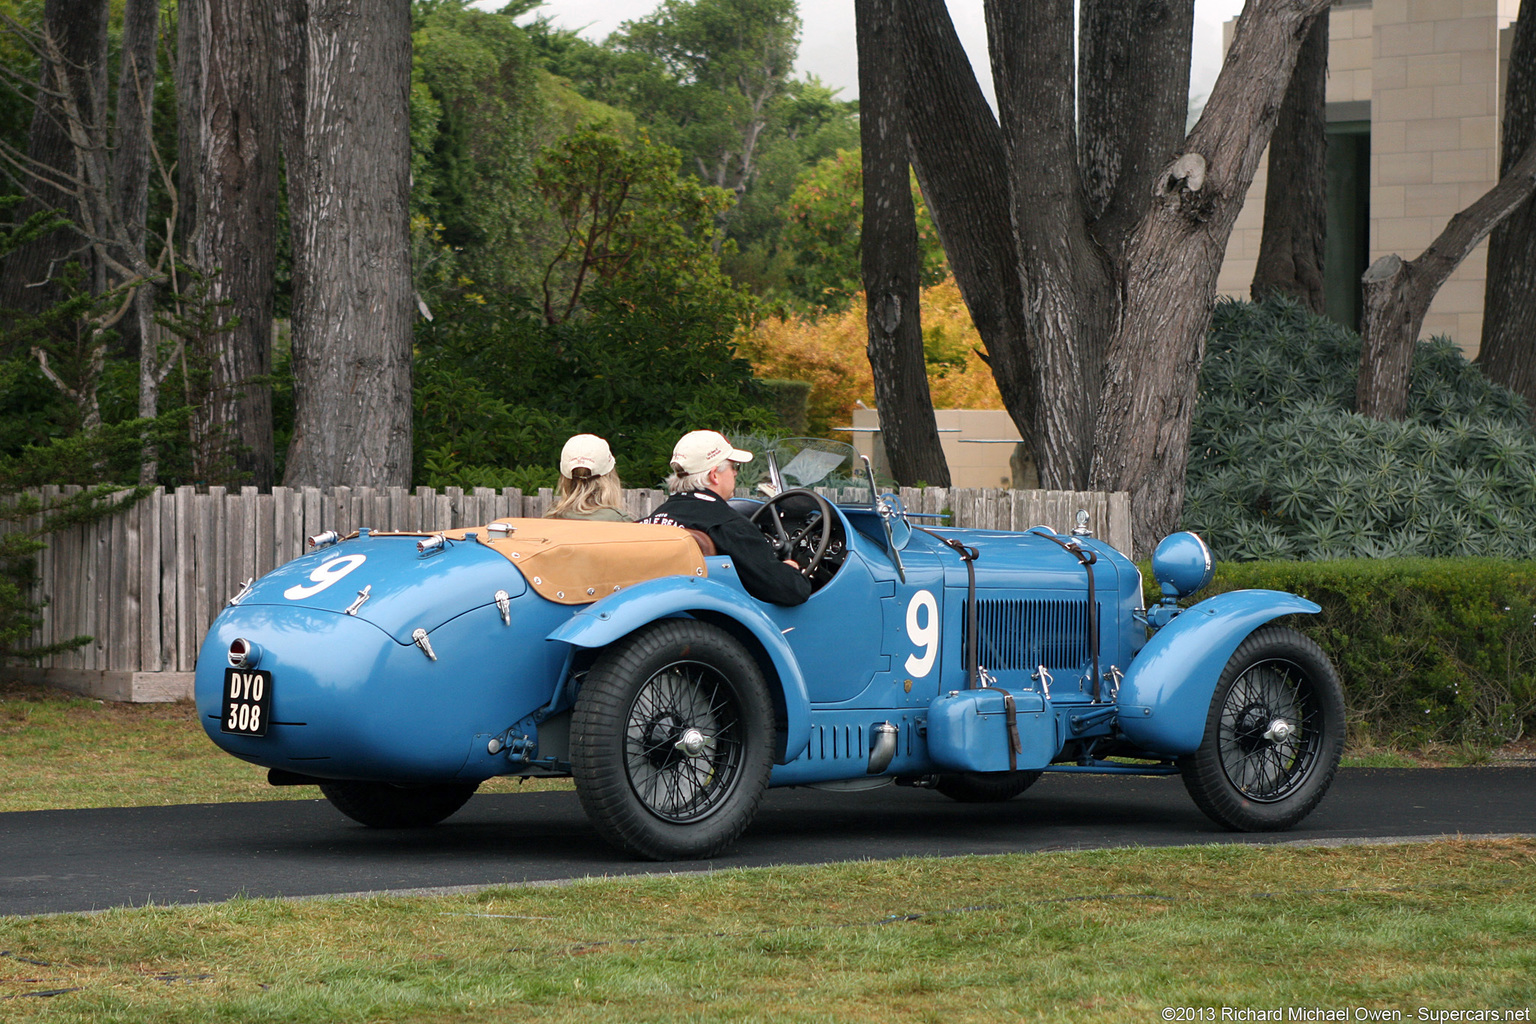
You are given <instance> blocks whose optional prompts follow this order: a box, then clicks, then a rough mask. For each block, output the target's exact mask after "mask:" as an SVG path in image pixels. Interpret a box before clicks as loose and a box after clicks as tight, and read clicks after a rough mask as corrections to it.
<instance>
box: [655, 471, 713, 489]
mask: <svg viewBox="0 0 1536 1024" xmlns="http://www.w3.org/2000/svg"><path fill="white" fill-rule="evenodd" d="M716 468H718V467H715V466H711V467H710V468H709V469H706V470H705V471H704V472H702V473H683V472H681V471H680V470H678V469H676V468H673V470H672V475H671V476H669V477H667V493H668V494H684V493H686V492H688V491H707V490H709V474H710V473H712V472H714V470H715V469H716Z"/></svg>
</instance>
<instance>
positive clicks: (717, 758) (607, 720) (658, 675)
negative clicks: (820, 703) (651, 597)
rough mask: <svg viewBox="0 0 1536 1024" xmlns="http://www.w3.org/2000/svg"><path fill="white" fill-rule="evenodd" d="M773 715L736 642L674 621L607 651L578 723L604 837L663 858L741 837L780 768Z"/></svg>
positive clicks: (582, 772) (588, 792)
mask: <svg viewBox="0 0 1536 1024" xmlns="http://www.w3.org/2000/svg"><path fill="white" fill-rule="evenodd" d="M773 738H774V726H773V707H772V704H771V703H770V701H769V699H768V689H767V685H766V684H765V683H764V681H763V674H762V672H761V670H760V669H759V668H758V665H757V662H756V661H754V660H753V658H752V656H751V655H750V654H748V653H747V652H746V651H745V650H744V649H743V648H742V646H741V645H740V644H739V643H737V642H736V640H735V639H733V638H732V637H731V636H730V634H728V633H726V632H725V631H723V630H721V629H717V628H716V627H714V626H711V625H708V624H706V623H703V622H698V621H695V620H693V619H663V620H661V621H659V622H655V623H652V624H651V625H650V626H647V627H646V628H644V629H642V630H640V631H639V632H637V633H634V634H632V635H631V636H629V637H627V638H625V639H624V640H621V641H619V642H618V643H616V644H614V645H613V646H612V647H610V648H609V649H608V650H607V651H605V652H604V653H603V654H602V656H601V657H599V658H598V660H597V662H596V663H595V664H594V665H593V666H592V670H591V671H590V672H588V673H587V677H586V680H585V681H584V682H583V683H582V687H581V692H580V693H579V694H578V695H577V697H576V707H575V710H574V711H573V713H572V715H571V773H572V775H573V776H574V777H575V780H576V792H577V794H578V795H579V796H580V797H581V803H582V806H583V807H584V808H585V809H586V812H587V815H588V817H590V818H591V819H592V823H593V824H594V825H595V826H596V827H597V830H598V832H599V833H601V834H602V836H603V838H604V839H606V840H608V841H609V842H610V843H612V844H614V845H615V846H617V847H619V848H620V849H622V850H625V851H626V852H629V853H632V854H635V855H636V856H640V857H648V858H651V859H653V860H673V859H678V858H686V857H710V856H713V855H714V854H716V853H719V852H720V851H721V850H723V849H725V848H726V847H727V846H729V845H730V844H731V843H732V842H734V841H735V840H736V838H737V837H738V836H739V835H741V833H742V831H743V830H745V829H746V827H747V825H748V824H749V823H750V822H751V820H752V816H753V815H754V814H755V813H756V811H757V805H758V801H760V800H761V799H762V795H763V790H764V789H766V788H767V785H768V773H769V771H770V770H771V769H772V767H773Z"/></svg>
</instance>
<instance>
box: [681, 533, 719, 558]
mask: <svg viewBox="0 0 1536 1024" xmlns="http://www.w3.org/2000/svg"><path fill="white" fill-rule="evenodd" d="M683 529H685V530H687V531H688V535H689V536H690V537H692V538H693V539H694V541H695V542H697V544H698V545H699V550H700V551H702V552H704V557H705V558H708V557H710V556H711V555H717V554H719V552H718V551H716V550H715V542H714V539H713V538H712V537H710V535H709V534H707V533H705V532H704V531H703V530H695V529H693V528H692V527H691V526H685V527H683Z"/></svg>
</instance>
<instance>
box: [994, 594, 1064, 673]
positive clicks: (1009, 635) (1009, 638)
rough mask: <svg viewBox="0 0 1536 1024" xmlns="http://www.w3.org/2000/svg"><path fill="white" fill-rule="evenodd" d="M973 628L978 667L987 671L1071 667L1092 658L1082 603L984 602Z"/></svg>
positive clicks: (1006, 600)
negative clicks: (976, 644) (975, 627)
mask: <svg viewBox="0 0 1536 1024" xmlns="http://www.w3.org/2000/svg"><path fill="white" fill-rule="evenodd" d="M976 625H977V639H978V643H979V649H980V652H981V663H982V664H983V665H984V666H986V668H987V669H988V670H989V671H992V672H1010V671H1033V670H1034V669H1035V667H1036V666H1037V665H1047V666H1053V667H1071V666H1077V665H1081V664H1083V663H1085V662H1087V661H1089V660H1090V658H1091V652H1090V651H1089V649H1088V602H1087V601H1086V600H1068V599H1053V600H1033V601H1026V600H1023V599H1020V598H983V599H981V600H979V601H977V603H976ZM965 639H967V640H969V636H966V638H965Z"/></svg>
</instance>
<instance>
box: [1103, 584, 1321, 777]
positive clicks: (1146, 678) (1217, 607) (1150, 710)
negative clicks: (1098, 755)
mask: <svg viewBox="0 0 1536 1024" xmlns="http://www.w3.org/2000/svg"><path fill="white" fill-rule="evenodd" d="M1321 610H1322V609H1321V607H1320V606H1318V605H1316V604H1313V603H1312V602H1311V601H1308V600H1306V599H1305V598H1301V597H1297V596H1296V595H1295V594H1286V593H1283V592H1281V591H1278V590H1233V591H1229V592H1228V593H1225V594H1217V595H1216V596H1215V597H1212V598H1208V599H1207V600H1204V601H1201V602H1200V603H1199V604H1197V605H1194V606H1193V607H1190V608H1186V609H1185V610H1184V611H1183V612H1181V613H1180V614H1179V615H1178V616H1177V617H1176V618H1175V619H1174V620H1173V621H1172V622H1170V623H1168V625H1166V626H1164V627H1163V628H1162V629H1160V630H1158V631H1157V633H1156V634H1154V635H1153V637H1152V639H1150V640H1148V641H1147V645H1146V646H1145V647H1143V648H1142V649H1141V653H1139V654H1137V655H1136V660H1135V661H1133V662H1131V667H1130V670H1129V671H1128V672H1126V674H1125V679H1124V680H1122V682H1121V684H1120V693H1119V697H1118V700H1117V703H1118V704H1119V705H1120V728H1121V730H1122V731H1123V732H1124V733H1125V735H1126V736H1127V737H1129V738H1130V739H1131V741H1132V742H1134V743H1135V744H1136V745H1137V746H1140V747H1142V748H1143V749H1146V750H1150V751H1156V752H1158V753H1163V754H1189V753H1193V752H1194V751H1195V750H1197V749H1198V748H1199V746H1200V741H1201V739H1202V738H1203V737H1204V735H1205V720H1206V717H1207V715H1208V713H1209V711H1210V706H1211V697H1212V696H1213V695H1214V694H1215V692H1216V683H1217V681H1218V680H1219V679H1220V678H1221V671H1222V669H1223V668H1225V667H1226V664H1227V661H1228V659H1230V658H1231V657H1232V652H1234V651H1236V650H1237V646H1238V644H1240V643H1242V642H1243V640H1244V639H1246V638H1247V636H1248V634H1249V633H1252V632H1253V631H1254V630H1255V629H1257V628H1258V627H1260V626H1262V625H1264V623H1266V622H1269V621H1271V620H1272V619H1277V618H1279V617H1280V616H1282V615H1295V614H1304V615H1314V614H1316V613H1317V612H1319V611H1321Z"/></svg>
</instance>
